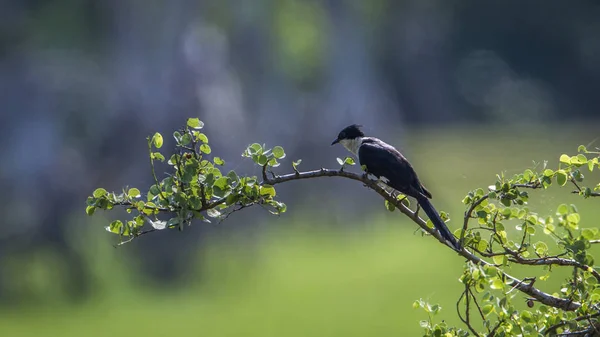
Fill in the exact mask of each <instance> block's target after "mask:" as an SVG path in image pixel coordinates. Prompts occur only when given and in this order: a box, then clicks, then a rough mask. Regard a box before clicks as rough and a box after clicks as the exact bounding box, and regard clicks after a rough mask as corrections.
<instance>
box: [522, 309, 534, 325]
mask: <svg viewBox="0 0 600 337" xmlns="http://www.w3.org/2000/svg"><path fill="white" fill-rule="evenodd" d="M521 319H522V320H523V322H526V323H531V322H532V321H533V315H532V314H531V313H530V312H529V311H527V310H524V311H521Z"/></svg>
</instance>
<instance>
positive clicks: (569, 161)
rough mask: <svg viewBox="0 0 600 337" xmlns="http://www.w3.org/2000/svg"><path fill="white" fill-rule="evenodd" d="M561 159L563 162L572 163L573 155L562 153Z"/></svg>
mask: <svg viewBox="0 0 600 337" xmlns="http://www.w3.org/2000/svg"><path fill="white" fill-rule="evenodd" d="M559 161H560V162H561V163H563V164H571V157H570V156H568V155H566V154H561V155H560V159H559Z"/></svg>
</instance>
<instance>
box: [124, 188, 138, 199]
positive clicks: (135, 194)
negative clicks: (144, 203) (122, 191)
mask: <svg viewBox="0 0 600 337" xmlns="http://www.w3.org/2000/svg"><path fill="white" fill-rule="evenodd" d="M127 195H128V196H129V197H130V198H138V197H140V196H141V193H140V190H138V189H137V188H132V189H130V190H129V191H128V192H127Z"/></svg>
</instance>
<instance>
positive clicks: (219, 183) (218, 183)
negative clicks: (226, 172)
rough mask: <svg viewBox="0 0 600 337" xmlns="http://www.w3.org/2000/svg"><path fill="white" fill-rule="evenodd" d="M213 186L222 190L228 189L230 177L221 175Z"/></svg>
mask: <svg viewBox="0 0 600 337" xmlns="http://www.w3.org/2000/svg"><path fill="white" fill-rule="evenodd" d="M213 186H216V187H218V188H220V189H222V190H224V189H226V188H227V186H228V178H227V177H220V178H219V179H217V180H216V181H215V183H214V184H213Z"/></svg>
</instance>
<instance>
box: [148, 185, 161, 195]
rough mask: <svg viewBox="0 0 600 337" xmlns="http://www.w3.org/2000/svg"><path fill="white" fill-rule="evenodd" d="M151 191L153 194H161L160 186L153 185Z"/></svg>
mask: <svg viewBox="0 0 600 337" xmlns="http://www.w3.org/2000/svg"><path fill="white" fill-rule="evenodd" d="M150 193H152V195H159V194H160V189H159V188H158V186H156V185H152V186H151V187H150Z"/></svg>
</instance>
